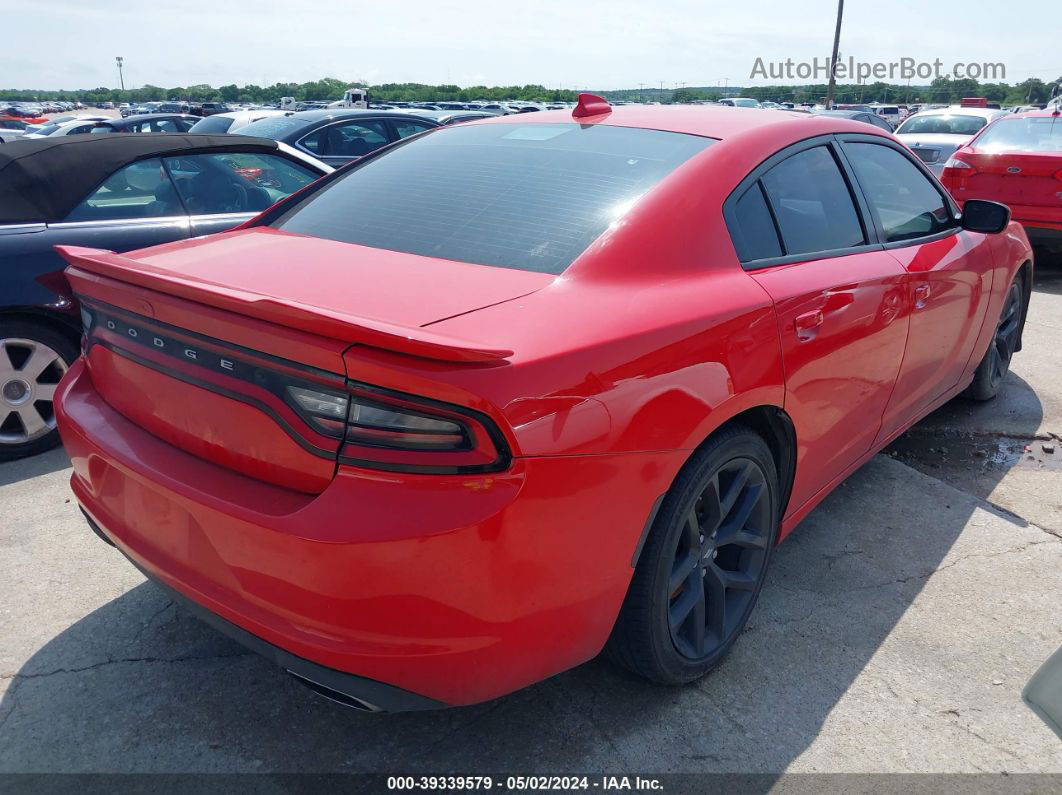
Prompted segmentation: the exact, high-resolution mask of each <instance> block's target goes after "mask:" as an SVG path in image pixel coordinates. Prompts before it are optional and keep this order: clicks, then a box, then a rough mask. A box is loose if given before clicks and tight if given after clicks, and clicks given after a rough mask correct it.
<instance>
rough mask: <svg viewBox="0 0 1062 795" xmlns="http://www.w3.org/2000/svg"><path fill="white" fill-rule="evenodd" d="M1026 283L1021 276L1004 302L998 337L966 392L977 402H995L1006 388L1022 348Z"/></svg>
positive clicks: (978, 367)
mask: <svg viewBox="0 0 1062 795" xmlns="http://www.w3.org/2000/svg"><path fill="white" fill-rule="evenodd" d="M1021 288H1022V282H1021V276H1018V277H1017V278H1015V279H1014V281H1013V282H1012V283H1011V285H1010V289H1008V290H1007V296H1006V298H1004V299H1003V310H1002V311H1001V312H1000V314H999V321H998V322H997V323H996V331H995V334H993V335H992V341H991V342H990V343H989V345H988V350H987V351H985V355H984V358H983V359H981V363H980V364H979V365H977V370H976V371H974V377H973V381H972V382H971V383H970V386H968V387H967V388H966V391H965V392H963V395H965V396H966V397H968V398H972V399H973V400H991V399H992V398H994V397H995V396H996V394H997V393H998V392H999V389H1000V387H1001V386H1003V379H1004V378H1006V377H1007V373H1008V372H1009V371H1010V360H1011V358H1012V357H1013V356H1014V349H1015V348H1016V347H1017V345H1018V335H1019V332H1020V331H1021V306H1022V290H1021Z"/></svg>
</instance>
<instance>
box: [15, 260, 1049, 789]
mask: <svg viewBox="0 0 1062 795" xmlns="http://www.w3.org/2000/svg"><path fill="white" fill-rule="evenodd" d="M1060 334H1062V270H1060V269H1059V268H1058V267H1057V266H1055V267H1052V268H1041V270H1040V272H1039V274H1038V284H1037V286H1036V289H1035V292H1034V295H1033V299H1032V305H1031V310H1030V316H1029V321H1028V326H1027V328H1026V332H1025V350H1024V351H1023V352H1022V353H1020V354H1019V355H1018V356H1017V357H1016V359H1015V362H1014V365H1013V369H1012V371H1011V374H1010V375H1009V377H1008V383H1007V386H1006V388H1005V391H1004V393H1003V394H1002V395H1001V396H1000V397H999V398H998V399H996V400H995V401H993V402H989V403H987V404H973V403H967V402H962V401H957V402H955V403H952V404H950V405H948V406H945V407H944V408H943V409H941V410H939V411H938V412H936V413H935V414H934V415H932V416H931V417H929V418H928V419H926V420H925V421H923V422H922V423H921V424H920V425H918V426H917V427H916V428H915V429H913V430H912V431H911V432H909V433H908V434H907V435H906V436H905V437H903V438H902V439H901V440H899V441H898V442H897V443H895V444H894V445H893V446H892V447H891V448H890V449H889V450H888V451H887V452H886V453H884V454H882V455H879V456H877V457H876V458H874V459H873V460H872V461H871V462H870V463H869V464H867V465H866V466H864V467H863V468H862V470H860V471H859V472H858V473H857V474H856V475H854V476H853V477H852V478H850V479H849V481H848V482H847V483H846V484H845V485H844V486H843V487H841V488H840V489H838V490H837V491H836V492H835V493H834V494H833V495H832V496H831V497H829V498H828V499H827V500H826V502H825V503H824V504H823V505H822V506H821V507H819V508H818V509H817V510H816V511H815V512H814V513H813V514H812V515H811V516H810V517H809V518H808V519H807V520H806V521H805V522H804V523H803V524H802V525H801V527H800V528H798V530H797V531H796V532H795V533H794V534H793V536H792V537H791V538H790V539H789V540H787V541H786V542H785V543H784V544H783V545H782V546H781V547H780V549H779V551H778V553H777V555H776V557H775V559H774V562H773V568H772V571H771V573H770V575H769V578H768V582H767V586H766V589H765V591H764V594H763V598H762V600H761V602H760V604H759V606H758V607H757V609H756V611H755V613H754V615H753V618H752V620H751V623H750V625H749V627H748V628H747V630H746V631H745V633H744V636H743V637H742V638H741V639H740V640H739V642H738V644H737V646H736V648H735V651H734V653H733V654H732V655H731V656H730V657H729V658H728V659H727V660H726V661H725V662H724V664H723V665H722V667H721V668H720V669H718V670H717V671H716V672H715V673H713V674H712V675H710V676H708V677H706V678H705V679H703V680H701V681H699V682H696V683H694V684H692V685H689V686H687V687H684V688H680V689H667V688H662V687H656V686H653V685H649V684H647V683H645V682H643V681H641V680H638V679H635V678H634V677H632V676H630V675H628V674H626V673H624V672H622V671H620V670H618V669H616V668H614V667H612V666H611V665H609V664H607V663H606V662H604V661H594V662H591V663H589V664H587V665H584V666H582V667H580V668H578V669H576V670H573V671H570V672H568V673H566V674H564V675H561V676H559V677H556V678H555V679H552V680H550V681H547V682H544V683H541V684H539V685H536V686H533V687H530V688H528V689H525V690H523V691H520V692H518V693H516V694H514V695H511V696H509V697H506V698H503V699H500V700H498V701H495V702H491V703H487V704H482V705H479V706H475V707H471V708H462V709H452V710H448V711H443V712H436V713H419V714H418V713H410V714H397V715H366V714H362V713H358V712H355V711H352V710H349V709H346V708H343V707H341V706H338V705H335V704H333V703H330V702H328V701H325V700H323V699H321V698H318V697H316V696H314V695H312V694H311V693H309V692H308V691H307V690H305V689H303V688H302V687H300V686H299V685H297V684H295V683H294V682H293V681H292V680H290V679H289V678H287V677H286V676H285V675H284V674H283V673H282V672H281V671H280V670H279V669H277V668H275V667H274V666H272V665H271V664H269V663H267V662H265V661H264V660H263V659H261V658H259V657H257V656H255V655H254V654H252V653H249V652H247V651H245V650H244V649H243V648H242V647H240V646H237V645H236V644H234V643H232V642H230V641H229V640H227V639H225V638H224V637H222V636H221V635H219V634H217V633H216V632H215V631H214V630H212V629H210V628H208V627H206V626H205V625H203V624H201V623H199V622H198V621H197V620H195V619H193V618H191V617H190V616H188V615H187V614H185V613H184V612H182V610H181V609H179V608H177V607H176V606H175V605H173V604H172V603H170V602H169V601H168V599H167V598H165V597H164V596H163V595H162V594H161V593H160V592H159V591H158V590H157V589H156V588H155V587H154V586H153V585H151V584H149V583H145V582H144V580H143V578H142V577H141V576H140V575H139V574H138V572H137V571H136V570H135V569H133V568H132V567H131V566H130V565H129V564H128V563H127V562H126V561H125V560H124V558H122V556H121V555H119V554H118V553H117V552H116V551H115V550H113V549H112V548H110V547H108V546H105V545H104V544H102V543H100V542H99V540H98V539H96V537H95V536H93V535H92V533H91V532H89V530H88V528H87V527H86V525H85V523H84V521H83V520H82V518H81V516H80V514H79V512H78V510H77V508H76V506H75V504H74V502H73V500H72V498H71V495H70V493H69V490H68V487H67V479H68V476H69V469H68V462H67V460H66V459H65V457H64V454H63V452H62V451H61V450H57V451H53V452H51V453H48V454H45V455H42V456H38V457H35V458H30V459H27V460H23V461H20V462H16V463H10V464H4V465H0V505H3V506H4V522H3V527H2V529H0V547H2V548H3V550H4V554H3V555H2V556H0V605H2V607H0V637H2V638H3V643H2V644H0V692H2V702H0V772H62V771H92V772H118V771H121V772H125V771H154V772H158V771H162V772H178V771H203V772H360V771H375V772H391V773H422V772H423V773H444V772H448V771H456V772H462V773H466V774H467V773H486V772H493V771H509V772H520V773H530V772H548V773H563V772H567V771H572V772H574V771H584V772H587V771H615V770H618V769H621V770H624V771H644V772H658V773H662V772H675V771H681V772H702V771H725V772H764V773H778V772H782V771H814V772H841V771H851V772H906V771H918V772H979V771H987V772H1004V771H1006V772H1021V771H1037V772H1062V744H1060V743H1059V741H1058V738H1057V737H1056V736H1055V735H1054V734H1052V732H1051V731H1050V730H1049V729H1048V728H1047V727H1046V726H1045V725H1044V724H1043V723H1042V722H1041V721H1040V720H1039V719H1038V718H1037V717H1036V716H1035V715H1034V714H1033V713H1032V712H1031V711H1030V710H1029V709H1028V708H1027V707H1026V706H1025V705H1024V704H1023V702H1022V700H1021V695H1020V694H1021V690H1022V687H1023V686H1024V684H1025V683H1026V681H1027V680H1028V678H1029V677H1030V675H1031V674H1032V673H1033V672H1034V671H1035V670H1036V668H1037V667H1038V666H1039V665H1040V664H1041V662H1043V660H1045V659H1046V658H1047V657H1048V656H1049V655H1050V654H1051V653H1052V652H1054V651H1055V649H1057V648H1058V647H1059V646H1060V645H1062V614H1060V611H1059V605H1060V604H1062V451H1060V450H1059V449H1058V446H1057V445H1058V444H1059V441H1060V440H1059V437H1060V436H1062V346H1059V344H1058V340H1059V338H1060V336H1059V335H1060ZM1049 451H1053V452H1049ZM883 749H889V751H888V752H887V753H885V752H883Z"/></svg>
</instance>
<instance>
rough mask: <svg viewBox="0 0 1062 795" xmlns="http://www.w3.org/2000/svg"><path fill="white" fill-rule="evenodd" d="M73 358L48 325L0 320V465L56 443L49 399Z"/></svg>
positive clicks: (66, 340) (74, 350)
mask: <svg viewBox="0 0 1062 795" xmlns="http://www.w3.org/2000/svg"><path fill="white" fill-rule="evenodd" d="M77 357H78V347H77V344H76V343H75V342H74V341H73V339H71V337H69V336H67V335H64V334H62V333H60V332H58V331H55V330H54V329H52V328H49V327H48V326H44V325H41V324H38V323H33V322H27V321H22V320H0V461H11V460H14V459H16V458H24V457H25V456H30V455H36V454H37V453H42V452H44V451H45V450H49V449H51V448H53V447H55V446H56V445H58V444H59V432H58V431H57V430H56V428H55V411H54V406H53V404H52V396H53V394H54V392H55V386H56V384H58V383H59V379H60V378H61V377H62V375H63V373H65V372H66V371H67V369H68V368H69V367H70V365H71V364H73V363H74V360H75V359H76V358H77Z"/></svg>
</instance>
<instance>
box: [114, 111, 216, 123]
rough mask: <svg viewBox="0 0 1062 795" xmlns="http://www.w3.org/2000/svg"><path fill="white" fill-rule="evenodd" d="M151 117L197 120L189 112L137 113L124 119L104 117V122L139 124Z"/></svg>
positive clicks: (149, 119)
mask: <svg viewBox="0 0 1062 795" xmlns="http://www.w3.org/2000/svg"><path fill="white" fill-rule="evenodd" d="M152 119H195V120H196V121H198V120H199V117H198V116H193V115H192V114H190V113H138V114H137V115H135V116H128V117H126V118H124V119H104V123H107V124H139V123H140V122H142V121H151V120H152Z"/></svg>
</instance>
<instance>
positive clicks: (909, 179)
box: [841, 136, 993, 438]
mask: <svg viewBox="0 0 1062 795" xmlns="http://www.w3.org/2000/svg"><path fill="white" fill-rule="evenodd" d="M841 146H842V150H843V152H844V155H845V157H846V158H847V159H848V162H849V163H850V164H851V167H852V171H853V173H854V174H855V176H856V179H857V181H858V182H859V185H860V187H861V189H862V192H863V195H864V196H865V198H866V201H867V203H868V206H869V208H870V214H871V218H872V220H873V222H874V225H875V226H876V228H877V230H878V235H879V237H880V239H881V240H882V242H883V243H884V244H885V250H886V251H887V252H888V253H889V254H890V255H891V256H893V257H895V258H896V261H897V262H899V263H900V265H901V266H902V267H903V269H904V271H905V273H906V274H907V278H906V280H905V282H906V291H907V300H908V301H909V302H910V305H911V327H910V333H909V334H908V341H907V349H906V352H905V354H904V360H903V366H902V367H901V368H900V374H899V377H898V378H897V381H896V389H895V391H894V393H893V396H892V399H891V400H890V402H889V405H888V407H887V408H886V411H885V418H884V421H883V423H882V429H881V436H882V438H888V437H889V436H891V435H893V434H894V433H895V432H896V431H897V430H898V429H900V428H902V427H905V426H906V425H908V424H910V423H911V422H912V421H914V420H916V419H918V418H919V417H921V416H922V415H924V414H926V413H927V412H928V411H930V410H931V409H932V408H933V407H934V406H935V404H936V403H937V402H938V400H939V398H940V397H941V396H942V395H944V394H946V393H947V392H948V391H949V390H951V389H953V388H954V387H955V386H956V385H957V384H958V383H959V380H960V379H961V378H962V375H963V372H964V371H965V369H966V365H967V363H968V362H969V360H970V356H971V354H972V352H973V349H974V345H975V343H976V341H977V337H978V334H979V332H980V330H981V323H982V321H983V319H984V315H985V310H986V307H987V305H988V300H989V297H990V296H991V291H992V273H993V267H992V263H993V256H992V241H991V238H990V236H988V235H983V234H980V233H977V232H968V231H966V230H964V229H962V228H961V227H960V225H959V220H958V210H957V209H956V208H955V205H954V204H953V202H952V201H951V199H950V198H949V197H948V195H947V193H946V191H944V189H943V188H942V187H941V186H940V184H939V183H938V182H937V181H936V180H935V179H934V178H933V177H932V176H930V175H929V174H928V173H926V170H925V168H924V167H923V166H922V165H921V163H920V162H919V161H918V160H917V159H916V158H914V157H913V156H911V155H910V154H909V153H907V152H906V151H905V150H904V149H903V148H902V147H901V146H899V145H897V144H894V143H892V142H891V141H887V140H884V139H881V138H878V137H870V136H867V137H862V136H845V137H843V138H842V144H841Z"/></svg>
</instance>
